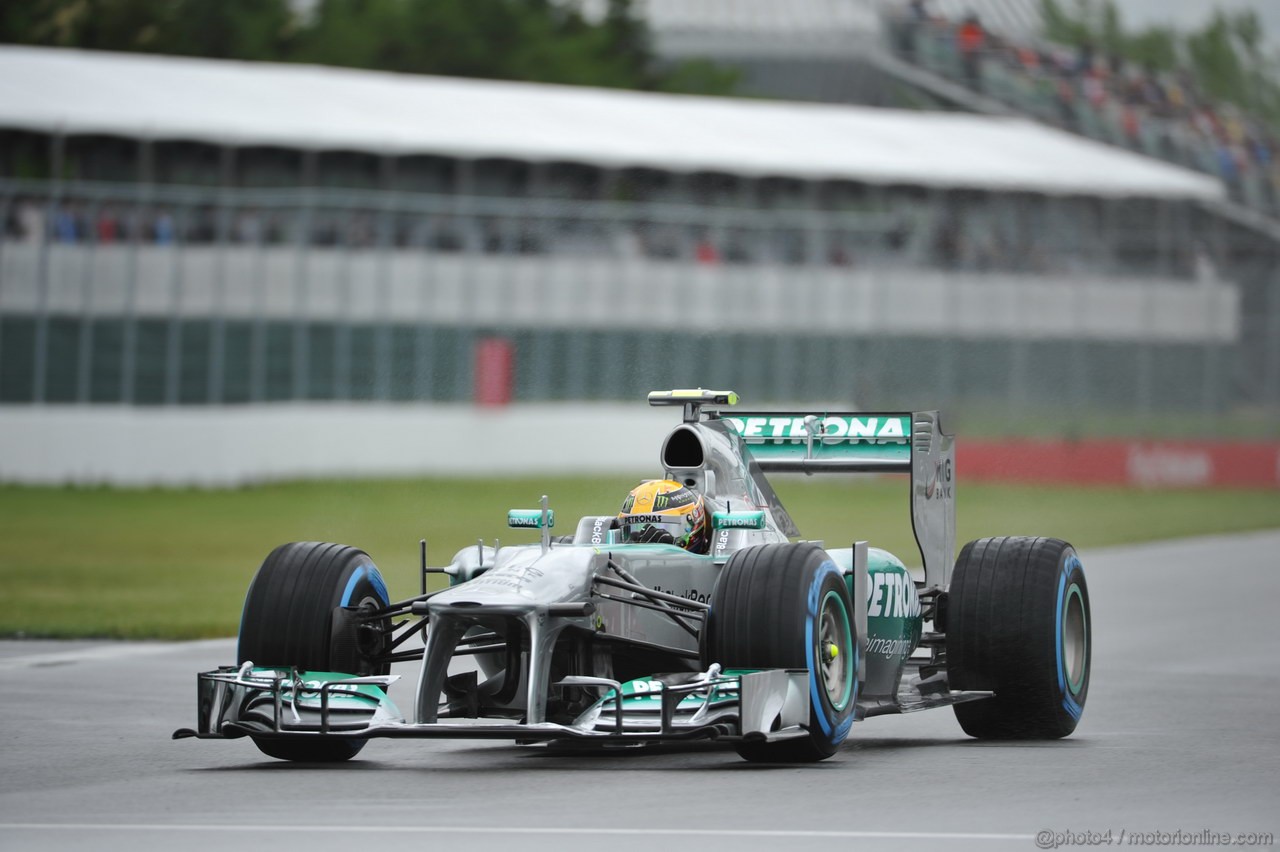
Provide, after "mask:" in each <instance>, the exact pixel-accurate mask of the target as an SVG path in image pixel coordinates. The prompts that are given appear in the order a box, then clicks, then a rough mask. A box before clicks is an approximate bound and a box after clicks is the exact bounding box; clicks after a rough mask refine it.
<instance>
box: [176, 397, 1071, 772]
mask: <svg viewBox="0 0 1280 852" xmlns="http://www.w3.org/2000/svg"><path fill="white" fill-rule="evenodd" d="M736 402H737V396H736V394H733V393H731V392H727V391H704V390H701V389H699V390H691V391H664V392H655V393H652V394H650V395H649V403H650V404H651V405H665V406H674V407H677V408H678V409H680V410H681V413H682V415H683V417H682V421H683V422H681V423H680V424H679V425H676V426H675V427H674V428H673V429H672V431H671V432H670V433H669V434H668V435H667V437H666V439H665V440H664V441H663V443H662V448H661V453H660V457H659V458H660V461H661V467H662V475H663V479H662V480H658V481H657V482H660V483H663V487H668V488H673V489H677V490H678V495H679V496H680V499H669V498H673V495H676V494H677V492H675V491H669V492H663V493H659V492H660V491H661V489H658V491H656V492H654V493H655V494H656V495H657V496H653V497H651V498H649V499H650V503H648V504H645V505H643V506H641V505H640V504H638V503H637V504H634V505H633V504H632V500H631V499H630V498H629V500H628V502H627V504H625V505H624V511H623V512H622V513H620V514H607V515H599V516H590V517H585V518H582V519H581V520H579V521H578V523H577V526H576V529H575V531H574V533H573V535H571V536H563V537H554V538H553V536H552V533H551V531H552V528H553V526H554V524H555V512H554V510H553V509H552V508H551V507H550V506H549V505H548V501H547V498H546V497H543V498H542V504H541V506H540V507H538V508H534V509H528V510H512V511H510V512H508V515H507V523H508V525H509V526H511V527H515V528H522V529H523V528H527V529H529V530H532V531H534V532H536V533H537V535H538V539H539V540H538V541H537V542H536V543H532V544H522V545H514V546H513V545H505V546H501V547H499V546H498V544H497V543H496V542H495V544H494V546H488V545H486V544H484V543H483V542H480V543H478V544H477V545H475V546H472V547H468V548H465V549H463V550H461V551H459V552H458V553H457V554H456V555H455V556H454V557H453V559H452V560H451V561H450V563H449V565H447V566H445V567H440V568H429V567H427V564H426V555H425V554H426V543H425V542H423V543H422V545H421V547H422V583H421V593H420V594H418V595H415V596H413V597H410V598H407V599H404V600H399V601H395V602H393V601H392V599H391V596H390V595H389V594H388V592H387V587H386V584H385V582H384V581H383V579H382V576H381V575H380V574H379V572H378V569H377V568H376V567H375V566H374V564H373V562H372V560H370V558H369V557H368V555H367V554H365V553H364V552H362V551H360V550H357V549H355V548H353V547H348V546H345V545H340V544H326V543H318V542H295V543H292V544H285V545H281V546H280V547H278V548H276V549H275V550H274V551H273V552H272V553H271V554H270V555H269V556H268V557H267V558H266V561H265V562H263V564H262V567H261V568H259V569H258V572H257V574H256V575H255V577H254V579H253V582H252V583H251V585H250V586H249V591H248V595H247V597H246V600H245V605H244V613H243V618H242V622H241V628H240V637H239V652H238V663H237V664H236V665H231V666H225V667H222V668H219V669H218V670H216V671H211V672H204V673H201V674H200V675H199V676H198V725H197V727H196V728H195V729H182V730H179V731H176V732H175V733H174V737H175V738H182V737H200V738H211V739H230V738H237V737H249V738H251V739H252V740H253V742H254V743H255V744H256V745H257V746H258V748H259V749H261V750H262V751H263V752H264V753H266V754H268V755H270V756H272V757H276V758H281V759H284V760H296V761H339V760H347V759H349V758H351V757H353V756H355V754H356V753H357V752H359V751H360V749H361V748H362V747H363V746H364V744H365V742H366V741H367V740H368V739H369V738H370V737H474V738H501V739H509V740H515V741H518V742H522V743H535V742H545V741H555V742H560V743H566V744H576V745H581V746H586V747H596V748H609V747H621V746H636V745H643V744H648V743H660V742H673V741H681V740H694V739H706V738H715V739H722V740H725V741H727V742H729V743H732V744H733V746H734V748H736V749H737V751H738V753H739V754H740V755H742V756H743V757H744V758H746V759H748V760H754V761H795V762H807V761H817V760H822V759H824V758H827V757H829V756H831V755H832V754H834V753H835V752H836V750H837V749H838V748H839V747H840V744H841V742H843V741H844V739H845V738H846V736H847V735H848V734H849V730H850V728H851V726H852V724H853V723H854V722H855V721H859V720H862V719H865V718H867V717H870V716H879V715H885V714H892V713H907V712H912V711H916V710H924V709H927V708H931V707H942V706H953V708H954V712H955V714H956V717H957V718H958V719H959V721H960V725H961V726H962V727H963V729H964V730H965V732H966V733H968V734H970V735H972V736H975V737H986V738H1025V739H1051V738H1056V737H1062V736H1065V735H1067V734H1069V733H1071V732H1072V731H1073V730H1074V729H1075V727H1076V723H1077V722H1078V721H1079V719H1080V714H1081V711H1082V709H1083V707H1084V703H1085V699H1086V697H1087V695H1088V691H1089V668H1090V646H1089V626H1090V616H1089V593H1088V588H1087V586H1086V584H1085V578H1084V572H1083V569H1082V568H1081V564H1080V559H1079V558H1078V556H1077V555H1076V553H1075V551H1074V550H1073V548H1072V547H1071V545H1069V544H1067V543H1066V542H1064V541H1059V540H1057V539H1051V538H1030V537H1003V538H989V539H982V540H980V541H974V542H970V543H969V544H966V545H965V546H964V548H963V549H962V550H961V551H960V556H959V558H958V559H957V560H955V562H954V563H953V561H952V556H953V554H954V552H955V464H954V455H955V442H954V437H953V436H952V435H949V434H947V433H946V432H945V431H943V429H942V425H941V422H940V420H939V417H938V414H937V412H933V411H923V412H915V413H913V414H912V413H853V412H830V411H809V412H738V411H736V410H733V413H732V414H730V413H729V411H730V408H729V407H730V406H732V405H734V404H735V403H736ZM775 471H776V472H785V473H804V474H852V473H875V474H906V475H907V476H908V477H909V481H910V492H909V502H910V511H911V520H912V524H913V527H914V530H915V536H916V541H917V543H918V544H919V548H920V557H921V560H922V561H923V566H924V572H923V580H915V579H913V577H912V575H911V573H910V572H908V570H907V568H906V567H905V566H904V564H903V562H902V561H901V560H899V559H898V558H897V557H896V556H894V555H892V554H890V553H888V552H887V551H884V550H880V549H877V548H875V547H871V546H869V545H868V543H867V542H866V541H861V540H856V539H858V538H859V537H860V534H864V533H869V532H872V531H869V530H868V531H864V530H860V529H858V528H857V520H856V519H851V520H852V523H853V529H852V530H851V532H850V536H849V541H848V543H847V544H843V545H839V544H837V545H835V546H828V545H827V544H826V543H823V542H814V541H801V540H798V537H799V531H798V529H797V528H796V525H795V523H794V521H793V520H792V518H791V516H790V515H788V513H787V511H786V509H785V508H784V507H783V505H782V503H781V501H780V500H779V499H778V496H777V494H776V493H775V492H774V489H773V487H772V486H771V485H770V483H769V481H768V479H767V478H766V476H765V474H766V473H768V472H775ZM638 491H639V489H638ZM635 493H636V492H633V496H634V495H635ZM676 502H679V503H681V506H680V507H678V508H673V507H672V506H671V505H670V504H672V503H676ZM673 520H674V521H675V522H676V523H677V524H679V523H689V524H696V525H697V527H696V528H693V527H691V528H690V529H692V530H693V532H694V535H690V536H680V535H679V532H680V530H679V529H678V528H675V529H674V533H675V534H672V533H671V532H668V531H666V529H664V527H668V526H670V525H671V524H670V522H671V521H673ZM432 573H439V574H443V575H445V576H446V577H447V579H448V587H447V588H445V589H442V590H438V591H432V592H427V591H426V588H427V577H428V576H429V575H430V574H432ZM419 637H420V638H421V642H419V641H418V640H419ZM419 644H420V645H421V647H418V646H419ZM405 661H420V668H419V670H418V671H419V673H418V679H417V685H416V688H415V690H414V692H413V695H412V706H411V707H410V708H409V712H407V713H405V712H402V711H401V710H399V709H397V707H396V705H395V704H394V703H393V702H392V700H391V698H390V697H389V695H388V688H389V687H390V685H391V684H392V682H393V681H395V680H396V679H397V677H398V676H396V675H391V674H390V669H391V666H392V664H393V663H401V662H405Z"/></svg>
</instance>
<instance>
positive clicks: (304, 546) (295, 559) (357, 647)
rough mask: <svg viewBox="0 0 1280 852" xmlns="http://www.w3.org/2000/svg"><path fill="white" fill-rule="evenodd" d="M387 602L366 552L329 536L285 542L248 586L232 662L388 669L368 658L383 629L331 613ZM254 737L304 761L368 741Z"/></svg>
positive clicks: (335, 755) (348, 754) (282, 755)
mask: <svg viewBox="0 0 1280 852" xmlns="http://www.w3.org/2000/svg"><path fill="white" fill-rule="evenodd" d="M389 602H390V600H389V597H388V595H387V586H386V583H385V582H384V581H383V579H382V575H381V574H380V573H379V572H378V568H377V566H375V565H374V564H373V560H372V559H370V558H369V555H368V554H367V553H365V552H364V551H362V550H357V549H356V548H354V547H348V546H346V545H342V544H329V543H327V542H314V541H304V542H293V543H292V544H282V545H280V546H279V547H277V548H276V549H275V550H273V551H272V552H271V554H270V555H269V556H267V558H266V560H264V561H263V563H262V567H260V568H259V569H258V573H257V574H256V575H254V578H253V582H252V583H250V584H249V592H248V594H247V595H246V596H245V602H244V613H243V615H242V617H241V620H240V645H239V651H238V653H237V660H238V661H239V662H240V663H244V662H246V661H249V660H252V661H253V663H254V665H256V666H266V667H275V668H282V669H287V668H290V667H293V668H297V669H298V670H299V671H325V672H342V673H345V674H351V675H375V674H387V673H388V672H389V671H390V668H391V667H390V665H389V664H386V663H381V664H380V663H377V662H375V661H374V659H373V658H375V657H376V656H377V655H378V653H379V652H380V650H381V648H380V643H381V637H382V636H383V635H384V634H383V633H382V632H381V631H378V630H370V629H369V628H368V627H361V626H360V625H359V624H358V623H355V622H353V621H351V620H350V619H339V618H335V610H338V609H340V608H343V607H354V608H357V609H378V608H381V607H384V606H386V605H387V604H388V603H389ZM253 741H254V744H255V745H257V746H258V749H259V750H260V751H262V753H263V754H266V755H268V756H270V757H275V758H278V759H280V760H293V761H303V762H309V763H320V762H326V763H331V762H337V761H343V760H350V759H351V758H353V757H355V756H356V754H357V753H358V752H359V751H360V749H362V748H364V745H365V740H363V739H359V738H355V737H345V738H340V737H313V738H307V739H287V738H278V739H277V738H271V737H254V738H253Z"/></svg>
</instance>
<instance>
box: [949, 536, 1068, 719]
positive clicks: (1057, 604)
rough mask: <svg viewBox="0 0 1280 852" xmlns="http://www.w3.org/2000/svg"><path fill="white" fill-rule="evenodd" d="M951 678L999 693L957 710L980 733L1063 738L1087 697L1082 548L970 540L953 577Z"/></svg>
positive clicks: (1047, 541) (1052, 542)
mask: <svg viewBox="0 0 1280 852" xmlns="http://www.w3.org/2000/svg"><path fill="white" fill-rule="evenodd" d="M948 598H949V600H948V612H947V640H946V641H947V677H948V681H949V682H950V685H951V688H952V689H972V690H991V691H993V692H995V697H994V698H989V699H985V700H982V701H973V702H965V703H962V704H957V705H955V707H954V710H955V714H956V719H957V720H959V722H960V727H961V728H963V729H964V732H965V733H966V734H968V735H969V736H971V737H978V738H981V739H1036V740H1043V739H1058V738H1059V737H1065V736H1067V735H1068V734H1070V733H1071V732H1072V731H1074V730H1075V727H1076V724H1077V723H1078V722H1079V720H1080V715H1081V713H1082V712H1083V710H1084V703H1085V699H1086V698H1087V697H1088V694H1089V669H1090V656H1091V653H1092V643H1091V640H1090V623H1091V618H1090V614H1089V588H1088V586H1087V585H1086V584H1085V579H1084V568H1083V567H1082V566H1081V564H1080V558H1079V557H1078V556H1077V555H1076V552H1075V550H1074V549H1073V548H1072V547H1071V545H1070V544H1067V543H1066V542H1065V541H1059V540H1058V539H1053V538H1030V537H1013V536H1011V537H1003V538H986V539H981V540H979V541H974V542H970V543H969V544H966V545H965V546H964V549H963V550H962V551H960V557H959V559H957V560H956V568H955V572H954V573H953V574H952V575H951V586H950V590H949V594H948Z"/></svg>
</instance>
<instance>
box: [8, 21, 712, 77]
mask: <svg viewBox="0 0 1280 852" xmlns="http://www.w3.org/2000/svg"><path fill="white" fill-rule="evenodd" d="M0 41H3V42H11V43H19V44H39V45H52V46H62V47H81V48H91V49H98V50H119V51H139V52H147V53H168V54H176V55H184V56H204V57H213V58H228V59H250V60H274V61H294V62H310V63H315V64H321V65H338V66H345V67H350V68H372V69H379V70H387V71H399V72H404V73H414V74H444V75H454V76H463V77H488V78H498V79H508V80H529V81H536V82H549V83H568V84H580V85H595V86H611V87H618V88H633V89H663V90H668V91H686V92H700V93H708V94H729V93H731V92H732V90H733V87H734V85H735V83H736V74H734V73H733V72H731V71H728V70H727V69H722V68H718V67H717V66H714V65H711V64H710V63H706V62H691V63H682V64H679V65H676V66H674V67H669V68H663V67H661V66H659V64H658V63H657V61H656V60H655V57H654V56H653V53H652V50H651V48H650V44H649V33H648V29H647V27H646V26H645V24H644V22H643V21H642V20H640V19H639V18H637V17H636V16H635V15H633V14H632V11H631V6H630V2H629V0H610V1H609V4H608V7H607V11H606V14H605V15H604V17H603V19H602V20H600V21H598V22H591V21H588V20H586V19H585V18H584V17H583V16H582V15H581V14H580V13H579V11H578V9H577V6H576V5H574V4H570V3H563V2H552V0H321V2H320V3H319V4H318V5H317V6H316V7H315V8H314V9H312V10H310V12H309V13H307V14H306V15H305V16H303V17H301V18H300V17H299V16H298V15H297V14H295V12H294V9H293V6H292V5H291V4H290V2H289V0H28V2H17V3H14V2H9V3H6V4H0Z"/></svg>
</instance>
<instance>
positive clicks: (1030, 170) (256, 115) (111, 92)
mask: <svg viewBox="0 0 1280 852" xmlns="http://www.w3.org/2000/svg"><path fill="white" fill-rule="evenodd" d="M0 127H6V128H21V129H28V130H36V131H40V132H55V131H61V132H63V133H66V134H105V135H114V136H123V137H128V138H140V137H141V138H150V139H155V140H179V139H180V140H199V141H209V142H215V143H219V144H231V145H271V146H280V147H286V148H310V149H320V150H356V151H368V152H374V153H387V154H411V153H419V154H438V155H444V156H456V157H464V158H475V157H504V158H510V159H518V160H527V161H534V162H538V161H557V162H580V163H590V164H595V165H598V166H602V167H646V168H653V169H661V170H671V171H680V172H693V171H713V172H724V173H729V174H739V175H748V176H766V175H768V176H787V177H796V178H807V179H835V178H843V179H849V180H855V181H861V182H867V183H876V184H907V185H917V186H930V187H954V188H960V187H967V188H976V189H991V190H1026V191H1033V192H1043V193H1050V194H1069V195H1104V196H1145V197H1183V198H1186V197H1192V198H1206V199H1207V198H1220V197H1222V196H1223V190H1222V187H1221V184H1219V183H1218V182H1217V181H1215V180H1213V179H1211V178H1208V177H1205V176H1203V175H1199V174H1197V173H1195V172H1191V171H1188V170H1185V169H1181V168H1177V167H1174V166H1170V165H1166V164H1163V163H1161V162H1158V161H1156V160H1154V159H1150V158H1147V157H1142V156H1139V155H1137V154H1130V153H1127V152H1124V151H1121V150H1118V149H1114V148H1110V147H1107V146H1105V145H1102V144H1099V143H1095V142H1090V141H1087V140H1084V139H1081V138H1078V137H1075V136H1072V135H1070V134H1067V133H1063V132H1060V131H1056V130H1053V129H1051V128H1048V127H1044V126H1041V125H1038V124H1035V123H1033V122H1030V121H1027V120H1023V119H1010V118H997V117H990V116H978V115H967V114H958V113H931V112H912V111H899V110H885V109H877V108H871V107H851V106H831V105H821V104H809V103H792V102H779V101H759V100H748V99H737V98H707V97H693V96H681V95H663V94H652V93H643V92H626V91H617V90H611V89H594V88H586V87H570V86H549V85H539V84H530V83H510V82H495V81H487V80H466V79H456V78H444V77H423V76H411V75H404V74H389V73H382V72H373V71H353V70H348V69H338V68H322V67H315V66H307V65H284V64H268V63H250V62H229V61H218V60H201V59H186V58H176V57H158V56H146V55H138V54H115V53H98V52H89V51H75V50H61V49H51V48H32V47H15V46H0Z"/></svg>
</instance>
